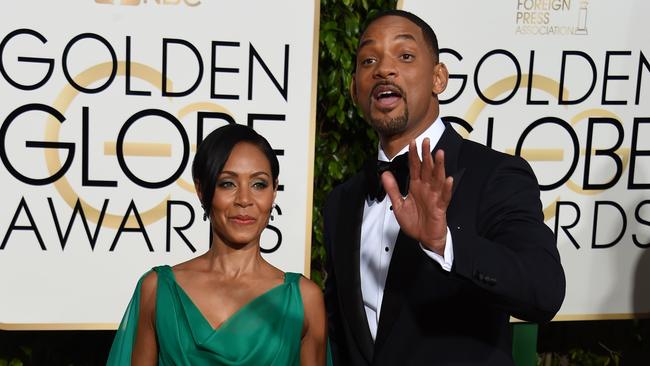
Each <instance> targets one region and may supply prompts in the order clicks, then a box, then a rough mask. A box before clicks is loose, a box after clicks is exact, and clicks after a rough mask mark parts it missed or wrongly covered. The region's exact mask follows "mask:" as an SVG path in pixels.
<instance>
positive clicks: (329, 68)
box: [311, 0, 397, 286]
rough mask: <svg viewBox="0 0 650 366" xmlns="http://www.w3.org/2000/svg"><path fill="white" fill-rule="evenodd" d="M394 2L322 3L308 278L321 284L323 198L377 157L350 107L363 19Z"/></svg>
mask: <svg viewBox="0 0 650 366" xmlns="http://www.w3.org/2000/svg"><path fill="white" fill-rule="evenodd" d="M396 5H397V1H396V0H375V1H368V0H321V8H320V41H319V51H318V52H319V53H318V95H317V107H316V108H317V109H316V153H315V162H314V205H313V232H312V255H311V278H312V279H313V280H314V281H315V282H316V283H318V284H319V285H321V286H322V285H323V280H324V276H325V272H324V263H325V248H324V245H323V216H322V209H323V206H324V204H325V200H326V198H327V194H328V193H329V192H330V191H331V190H332V188H334V186H336V185H337V184H338V183H341V182H342V181H344V180H345V179H347V178H349V177H350V176H352V175H353V174H354V173H356V172H357V171H358V170H359V169H360V168H361V166H362V165H363V162H364V161H365V159H366V158H367V157H368V156H370V155H373V154H376V149H377V136H376V134H375V132H374V131H373V130H372V128H370V126H369V125H368V124H367V123H366V122H365V121H364V120H363V118H362V116H361V114H360V112H359V111H358V110H357V108H356V107H355V106H354V104H353V103H352V99H351V98H350V93H349V87H350V81H351V80H352V74H353V72H354V64H355V57H356V48H357V43H358V40H359V36H360V34H359V33H360V31H361V30H362V29H363V25H364V23H363V22H364V21H365V20H366V19H368V18H370V17H372V15H373V14H375V13H377V12H378V11H381V10H386V9H395V7H396Z"/></svg>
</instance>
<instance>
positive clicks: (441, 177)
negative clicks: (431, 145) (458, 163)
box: [433, 150, 446, 188]
mask: <svg viewBox="0 0 650 366" xmlns="http://www.w3.org/2000/svg"><path fill="white" fill-rule="evenodd" d="M445 178H446V176H445V152H444V151H442V150H438V151H436V156H435V166H434V168H433V181H434V182H435V183H436V184H435V185H434V186H435V187H436V188H437V187H440V188H442V186H443V184H444V182H445Z"/></svg>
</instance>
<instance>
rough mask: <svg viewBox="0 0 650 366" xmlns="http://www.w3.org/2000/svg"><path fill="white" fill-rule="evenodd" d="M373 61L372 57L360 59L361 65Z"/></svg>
mask: <svg viewBox="0 0 650 366" xmlns="http://www.w3.org/2000/svg"><path fill="white" fill-rule="evenodd" d="M374 62H375V59H374V58H366V59H363V60H361V64H362V65H370V64H373V63H374Z"/></svg>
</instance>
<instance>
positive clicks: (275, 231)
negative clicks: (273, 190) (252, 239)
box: [260, 205, 282, 254]
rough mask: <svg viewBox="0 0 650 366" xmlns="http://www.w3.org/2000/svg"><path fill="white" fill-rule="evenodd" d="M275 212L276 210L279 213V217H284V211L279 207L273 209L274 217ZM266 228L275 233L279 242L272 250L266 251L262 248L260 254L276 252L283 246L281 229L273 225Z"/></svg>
mask: <svg viewBox="0 0 650 366" xmlns="http://www.w3.org/2000/svg"><path fill="white" fill-rule="evenodd" d="M273 210H275V212H276V213H277V216H281V215H282V209H280V206H279V205H275V206H274V207H273V208H272V209H271V215H273ZM266 228H267V229H269V230H271V231H273V232H274V233H275V235H276V238H277V240H276V242H275V245H274V246H272V247H271V248H268V249H266V248H262V246H260V252H262V253H266V254H268V253H273V252H275V251H276V250H278V249H279V248H280V245H282V232H281V231H280V229H278V228H277V227H275V226H273V225H270V224H269V225H266Z"/></svg>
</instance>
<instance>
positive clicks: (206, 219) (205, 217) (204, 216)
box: [201, 205, 208, 221]
mask: <svg viewBox="0 0 650 366" xmlns="http://www.w3.org/2000/svg"><path fill="white" fill-rule="evenodd" d="M201 208H202V209H203V221H208V210H206V209H205V206H203V205H201Z"/></svg>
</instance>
